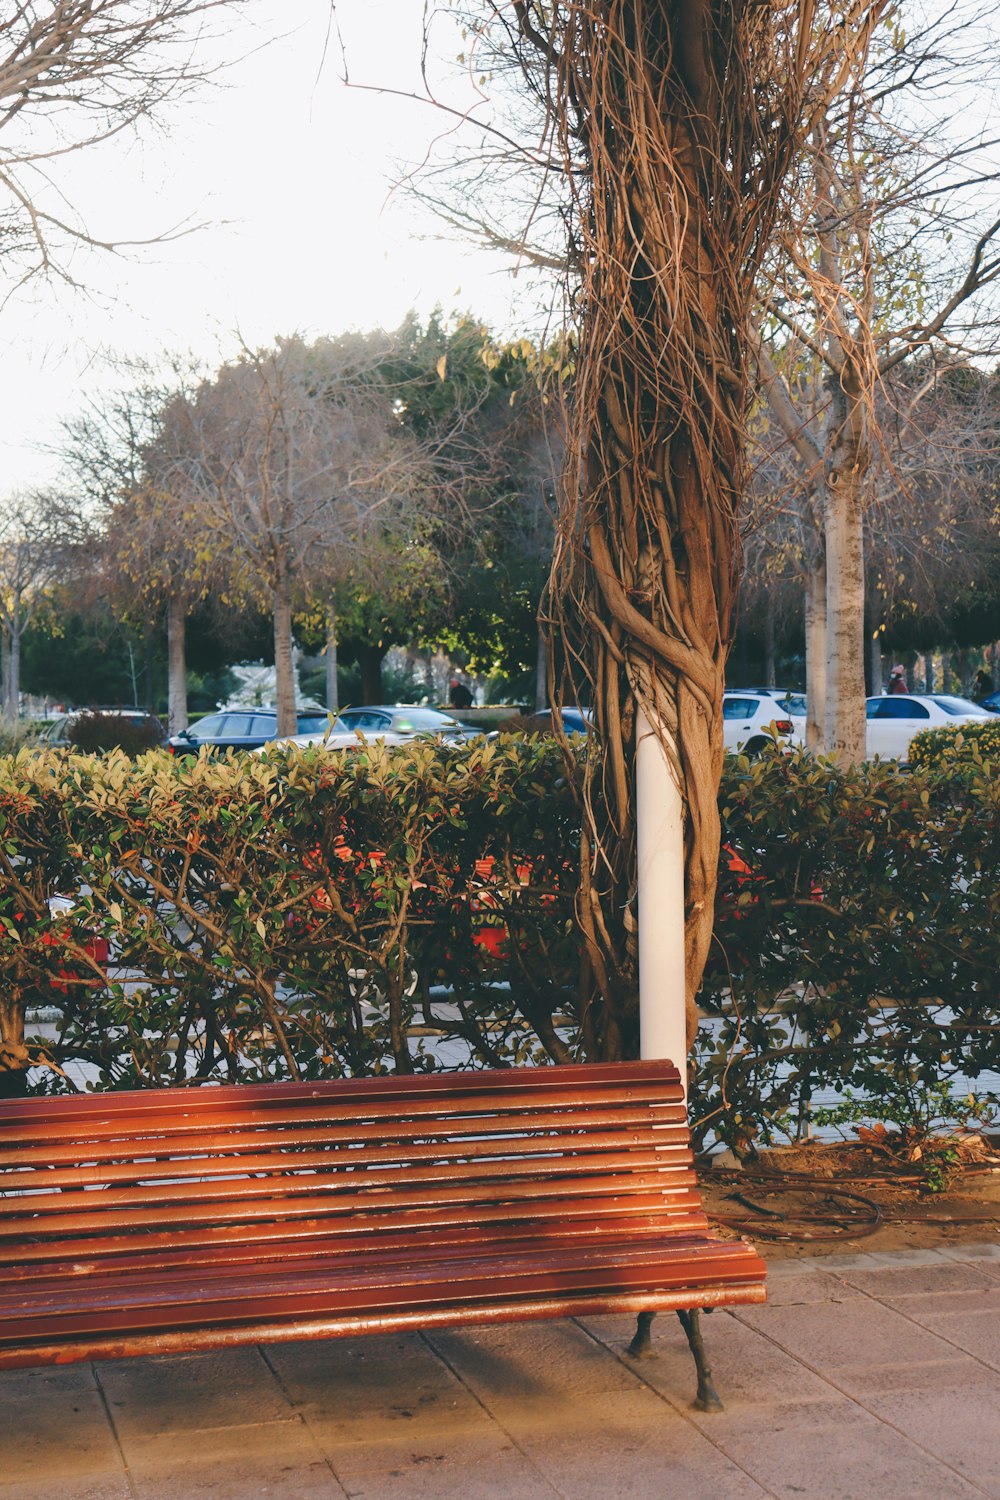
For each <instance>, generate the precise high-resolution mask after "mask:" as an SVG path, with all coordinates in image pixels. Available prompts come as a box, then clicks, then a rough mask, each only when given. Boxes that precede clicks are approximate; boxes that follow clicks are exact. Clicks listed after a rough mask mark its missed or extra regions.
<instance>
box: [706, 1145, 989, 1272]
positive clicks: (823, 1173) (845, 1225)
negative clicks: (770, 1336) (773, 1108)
mask: <svg viewBox="0 0 1000 1500" xmlns="http://www.w3.org/2000/svg"><path fill="white" fill-rule="evenodd" d="M963 1154H964V1155H965V1156H966V1160H965V1161H964V1162H963V1164H962V1166H961V1167H960V1169H959V1170H958V1171H957V1172H956V1174H955V1176H954V1177H953V1179H952V1180H951V1181H950V1182H949V1184H948V1186H947V1187H946V1188H945V1189H944V1190H943V1191H941V1192H935V1193H930V1192H928V1191H927V1189H926V1187H925V1185H924V1184H923V1182H922V1181H921V1180H920V1177H919V1172H918V1167H917V1165H915V1164H913V1163H900V1164H898V1165H897V1164H896V1163H894V1162H891V1161H887V1160H885V1158H884V1156H883V1154H882V1153H880V1152H878V1151H871V1150H868V1149H866V1148H865V1147H863V1146H859V1145H855V1144H846V1145H834V1144H819V1143H806V1144H803V1145H798V1146H788V1147H784V1148H777V1149H774V1150H769V1151H762V1152H760V1153H759V1155H758V1156H757V1158H756V1159H755V1160H754V1161H753V1162H749V1161H748V1162H746V1163H744V1169H743V1170H742V1171H741V1170H735V1169H730V1170H723V1171H720V1170H717V1169H713V1168H712V1166H711V1164H710V1163H709V1162H708V1161H704V1162H702V1163H700V1164H699V1172H698V1177H699V1183H700V1187H701V1196H702V1201H703V1203H704V1205H705V1211H706V1213H707V1214H708V1216H709V1219H710V1220H711V1221H712V1223H713V1226H714V1227H716V1228H717V1229H718V1232H719V1233H720V1235H724V1236H730V1235H731V1236H733V1237H736V1236H742V1237H745V1238H748V1239H751V1240H752V1239H754V1238H757V1239H758V1241H759V1248H760V1250H761V1252H762V1253H763V1254H764V1255H766V1257H767V1258H768V1259H769V1260H776V1259H777V1260H783V1259H787V1258H806V1257H816V1256H824V1255H843V1254H853V1253H860V1252H870V1251H879V1250H909V1249H941V1248H947V1247H949V1246H952V1245H961V1244H969V1243H975V1242H980V1243H981V1242H984V1241H985V1242H991V1241H993V1242H996V1243H998V1244H1000V1137H995V1136H994V1137H990V1136H985V1137H977V1138H974V1140H973V1141H972V1142H971V1143H970V1149H969V1150H968V1151H967V1152H965V1153H963ZM771 1174H774V1176H773V1177H772V1176H771ZM840 1193H843V1194H847V1195H856V1198H860V1199H862V1200H866V1201H862V1202H858V1201H856V1199H852V1198H850V1197H843V1198H841V1197H839V1196H838V1195H839V1194H840ZM869 1205H877V1206H878V1208H879V1209H880V1210H881V1212H882V1214H883V1216H884V1218H883V1222H882V1223H881V1224H880V1225H879V1226H878V1228H877V1229H875V1230H874V1232H870V1230H869V1226H870V1225H871V1224H872V1222H873V1220H874V1219H875V1217H876V1216H875V1213H874V1210H873V1209H872V1208H871V1207H870V1206H869Z"/></svg>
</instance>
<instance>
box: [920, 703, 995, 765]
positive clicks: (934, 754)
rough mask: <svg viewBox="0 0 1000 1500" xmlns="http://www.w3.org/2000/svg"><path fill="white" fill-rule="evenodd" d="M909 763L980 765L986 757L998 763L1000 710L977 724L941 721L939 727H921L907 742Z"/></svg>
mask: <svg viewBox="0 0 1000 1500" xmlns="http://www.w3.org/2000/svg"><path fill="white" fill-rule="evenodd" d="M909 758H910V764H911V765H913V766H921V767H926V766H937V767H941V768H946V767H950V768H954V769H957V768H958V767H960V766H963V765H965V766H976V767H982V766H983V764H984V763H985V762H987V761H992V762H993V764H994V765H997V764H1000V714H997V715H996V716H995V717H994V718H992V719H984V720H983V721H982V723H981V724H961V725H960V724H954V725H953V724H945V725H943V726H942V727H941V728H940V729H922V730H921V731H920V733H919V734H918V735H916V736H915V738H914V739H913V740H912V741H911V743H910V757H909Z"/></svg>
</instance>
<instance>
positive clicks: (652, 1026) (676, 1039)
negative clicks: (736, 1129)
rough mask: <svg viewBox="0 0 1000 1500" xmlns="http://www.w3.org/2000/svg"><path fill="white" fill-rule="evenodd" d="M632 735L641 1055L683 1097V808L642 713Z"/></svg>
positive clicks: (659, 745)
mask: <svg viewBox="0 0 1000 1500" xmlns="http://www.w3.org/2000/svg"><path fill="white" fill-rule="evenodd" d="M637 729H638V743H637V748H636V822H637V828H636V834H637V846H638V858H639V1037H640V1055H641V1056H642V1057H657V1058H668V1059H669V1060H670V1061H671V1062H672V1063H675V1064H676V1065H677V1067H678V1069H679V1070H680V1075H681V1082H682V1084H683V1086H684V1090H685V1097H686V1096H687V1068H686V1060H687V1021H686V1017H685V1008H684V821H683V803H682V801H681V794H680V788H679V787H678V785H677V783H676V781H675V780H674V775H673V772H672V771H671V769H670V762H669V761H668V759H667V756H666V754H665V752H664V747H663V741H662V739H661V736H660V734H659V733H657V731H656V730H655V729H654V728H653V727H652V726H651V724H650V722H649V720H648V719H647V718H646V716H645V713H644V712H643V711H642V709H640V710H639V715H638V724H637Z"/></svg>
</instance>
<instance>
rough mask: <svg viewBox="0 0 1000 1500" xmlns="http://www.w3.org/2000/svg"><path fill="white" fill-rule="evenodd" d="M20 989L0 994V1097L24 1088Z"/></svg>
mask: <svg viewBox="0 0 1000 1500" xmlns="http://www.w3.org/2000/svg"><path fill="white" fill-rule="evenodd" d="M24 1014H25V1000H24V993H23V991H22V990H21V989H20V987H19V986H18V985H16V984H15V985H12V986H9V987H8V988H7V989H6V990H5V991H4V993H3V994H0V1099H16V1098H19V1097H20V1096H21V1095H23V1094H26V1093H27V1091H28V1064H29V1063H30V1061H31V1059H30V1055H29V1053H28V1049H27V1047H26V1046H25V1042H24Z"/></svg>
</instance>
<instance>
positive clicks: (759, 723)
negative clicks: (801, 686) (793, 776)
mask: <svg viewBox="0 0 1000 1500" xmlns="http://www.w3.org/2000/svg"><path fill="white" fill-rule="evenodd" d="M793 698H794V703H795V707H796V708H798V707H799V706H801V714H798V713H796V714H795V715H794V716H793V715H792V713H791V712H790V711H789V709H787V708H786V707H785V704H786V703H789V704H790V703H792V701H793ZM805 709H806V700H805V699H804V698H803V697H802V696H801V694H795V695H790V694H785V695H784V696H783V697H782V698H780V699H779V698H778V697H776V696H775V690H774V689H772V688H734V689H732V690H727V691H726V692H725V693H724V694H723V698H722V738H723V743H724V745H725V747H726V749H727V750H729V751H731V752H732V753H733V754H736V753H737V752H740V753H741V754H743V755H759V754H760V752H761V751H762V750H764V749H765V748H766V747H767V746H768V745H773V744H775V743H776V742H777V741H779V740H780V741H783V742H785V743H786V744H789V745H804V744H805V731H806V716H805Z"/></svg>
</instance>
